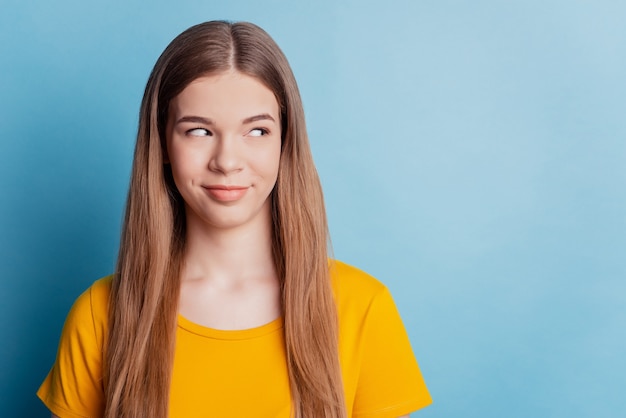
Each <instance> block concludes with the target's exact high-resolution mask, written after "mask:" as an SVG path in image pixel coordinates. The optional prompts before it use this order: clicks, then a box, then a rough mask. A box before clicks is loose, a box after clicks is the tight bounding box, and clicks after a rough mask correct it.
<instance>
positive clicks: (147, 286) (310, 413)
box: [104, 21, 346, 418]
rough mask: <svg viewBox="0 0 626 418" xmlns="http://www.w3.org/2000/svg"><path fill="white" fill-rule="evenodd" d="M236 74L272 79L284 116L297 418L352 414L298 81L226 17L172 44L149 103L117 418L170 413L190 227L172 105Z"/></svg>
mask: <svg viewBox="0 0 626 418" xmlns="http://www.w3.org/2000/svg"><path fill="white" fill-rule="evenodd" d="M228 69H235V70H237V71H239V72H241V73H243V74H246V75H249V76H252V77H255V78H257V79H258V80H260V81H261V82H262V83H264V84H265V85H266V86H267V87H268V88H269V89H270V90H272V91H273V92H274V94H275V96H276V100H277V102H278V105H279V107H280V112H281V115H280V117H281V124H282V149H281V158H280V168H279V174H278V180H277V183H276V186H275V188H274V190H273V191H272V194H271V196H270V199H271V204H272V218H273V228H274V229H273V230H274V233H273V242H272V244H273V246H272V248H273V256H274V262H275V264H276V269H277V271H278V275H279V279H280V284H281V294H282V299H281V301H282V314H283V318H284V336H285V345H286V353H287V358H286V362H287V367H288V372H289V382H290V388H291V398H292V403H293V411H294V414H293V415H294V416H295V417H296V418H312V417H315V418H317V417H328V418H331V417H332V418H344V417H345V416H346V412H345V401H344V395H343V385H342V380H341V369H340V364H339V355H338V336H337V328H338V324H337V315H336V308H335V304H334V299H333V294H332V288H331V285H330V278H329V271H328V261H327V257H328V252H327V251H328V249H327V244H328V227H327V221H326V213H325V209H324V201H323V196H322V190H321V185H320V181H319V177H318V175H317V172H316V169H315V166H314V164H313V159H312V156H311V151H310V147H309V143H308V137H307V133H306V127H305V119H304V111H303V108H302V101H301V98H300V94H299V91H298V87H297V84H296V81H295V78H294V76H293V73H292V71H291V69H290V67H289V64H288V62H287V59H286V58H285V56H284V55H283V53H282V52H281V50H280V48H279V47H278V46H277V45H276V43H275V42H274V41H273V40H272V39H271V37H270V36H269V35H268V34H267V33H266V32H264V31H263V30H262V29H261V28H259V27H257V26H255V25H253V24H250V23H228V22H222V21H214V22H207V23H202V24H199V25H196V26H193V27H191V28H189V29H187V30H186V31H184V32H183V33H182V34H180V35H179V36H178V37H176V38H175V39H174V40H173V41H172V42H171V43H170V44H169V45H168V47H167V48H166V49H165V51H164V52H163V54H161V56H160V57H159V59H158V61H157V63H156V65H155V67H154V69H153V70H152V73H151V75H150V78H149V80H148V83H147V86H146V90H145V93H144V96H143V101H142V104H141V111H140V118H139V130H138V134H137V144H136V148H135V155H134V161H133V169H132V175H131V182H130V190H129V193H128V202H127V207H126V215H125V219H124V226H123V230H122V237H121V243H120V252H119V256H118V262H117V274H116V275H115V278H114V280H113V285H112V291H111V300H110V328H109V334H108V345H107V347H106V355H105V365H104V384H105V393H106V406H105V417H107V418H117V417H133V418H134V417H148V416H149V417H154V418H165V417H166V416H167V414H168V397H169V389H170V381H171V374H172V367H173V351H174V340H175V335H176V334H175V333H176V318H177V309H178V297H179V288H180V271H181V260H182V255H183V252H184V247H185V228H186V227H185V213H184V209H183V201H182V198H181V197H180V195H179V193H178V192H177V190H176V187H175V185H174V182H173V180H172V175H171V170H170V168H169V166H168V165H165V164H164V153H163V150H164V147H165V144H164V141H165V123H166V120H167V112H168V107H169V103H170V101H171V100H172V99H173V98H174V97H175V96H176V95H178V94H179V93H180V92H181V91H182V90H183V89H184V88H185V87H186V86H187V85H188V84H189V83H190V82H191V81H193V80H195V79H196V78H198V77H200V76H203V75H207V74H212V73H218V72H222V71H225V70H228ZM210 378H211V377H210V376H207V379H210ZM210 407H211V406H210V405H207V408H208V409H210Z"/></svg>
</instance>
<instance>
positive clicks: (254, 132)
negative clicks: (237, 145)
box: [248, 128, 269, 136]
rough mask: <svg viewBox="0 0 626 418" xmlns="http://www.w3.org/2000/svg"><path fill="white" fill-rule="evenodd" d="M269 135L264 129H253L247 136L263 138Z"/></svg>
mask: <svg viewBox="0 0 626 418" xmlns="http://www.w3.org/2000/svg"><path fill="white" fill-rule="evenodd" d="M268 133H269V131H268V130H267V129H264V128H254V129H252V130H251V131H250V133H249V134H248V135H250V136H265V135H267V134H268Z"/></svg>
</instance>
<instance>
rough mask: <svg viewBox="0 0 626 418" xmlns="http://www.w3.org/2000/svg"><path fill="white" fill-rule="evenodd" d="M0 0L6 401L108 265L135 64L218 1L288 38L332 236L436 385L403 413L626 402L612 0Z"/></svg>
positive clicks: (623, 203)
mask: <svg viewBox="0 0 626 418" xmlns="http://www.w3.org/2000/svg"><path fill="white" fill-rule="evenodd" d="M226 3H228V4H226ZM1 5H2V7H1V9H2V12H1V13H0V64H1V65H0V74H1V76H0V156H1V158H2V164H0V190H2V198H1V199H2V200H1V205H0V228H1V229H0V232H1V233H0V271H1V272H2V273H1V274H2V276H1V281H0V318H2V320H1V321H0V324H1V325H0V326H1V329H0V331H1V334H0V335H1V336H2V337H1V338H2V342H1V344H0V411H2V415H3V416H13V417H37V416H42V417H43V416H48V413H47V412H46V410H45V408H44V407H43V406H42V405H41V404H40V402H39V401H38V400H37V399H36V398H35V395H34V393H35V391H36V389H37V387H38V385H39V383H40V382H41V380H42V379H43V378H44V376H45V375H46V373H47V371H48V369H49V367H50V366H51V365H52V362H53V360H54V356H55V352H56V344H57V341H58V337H59V334H60V331H61V327H62V324H63V320H64V317H65V314H66V313H67V311H68V309H69V307H70V306H71V303H72V301H73V300H74V298H75V297H76V296H77V295H78V294H79V293H80V292H81V291H82V290H83V289H85V288H86V287H87V286H88V285H89V284H90V283H91V282H92V281H93V280H95V279H96V278H98V277H100V276H103V275H106V274H108V273H110V272H111V271H112V268H113V265H114V261H115V255H116V249H117V245H118V237H119V230H120V219H121V214H122V210H123V206H124V200H125V195H126V188H127V182H128V175H129V171H130V163H131V154H132V149H133V142H134V136H135V130H136V124H137V113H138V108H139V102H140V98H141V94H142V91H143V88H144V85H145V82H146V80H147V77H148V74H149V71H150V69H151V68H152V65H153V64H154V62H155V60H156V58H157V57H158V55H159V54H160V52H161V51H162V50H163V48H164V47H165V46H166V45H167V43H168V42H169V41H170V40H171V39H172V38H173V37H174V36H175V35H176V34H178V33H179V32H180V31H182V30H184V29H185V28H187V27H188V26H190V25H192V24H195V23H199V22H201V21H204V20H211V19H232V20H250V21H253V22H255V23H257V24H259V25H261V26H262V27H264V28H265V29H266V30H267V31H268V32H269V33H270V34H271V35H272V36H273V37H274V38H275V39H276V41H277V42H278V43H279V45H281V47H282V48H283V50H284V51H285V53H286V55H287V56H288V58H289V59H290V62H291V64H292V66H293V69H294V72H295V74H296V77H297V79H298V81H299V84H300V88H301V92H302V95H303V99H304V104H305V110H306V112H307V120H308V126H309V131H310V136H311V140H312V146H313V151H314V155H315V158H316V162H317V164H318V168H319V171H320V175H321V177H322V180H323V184H324V188H325V193H326V198H327V209H328V213H329V217H330V224H331V232H332V237H333V244H334V252H335V255H336V257H337V258H339V259H342V260H344V261H347V262H349V263H352V264H355V265H357V266H359V267H361V268H363V269H365V270H367V271H369V272H370V273H372V274H373V275H375V276H377V277H378V278H379V279H380V280H382V281H383V282H385V283H386V284H387V285H388V286H389V287H390V288H391V290H392V293H393V294H394V295H395V298H396V301H397V304H398V306H399V309H400V311H401V313H402V315H403V317H404V320H405V323H406V326H407V329H408V331H409V334H410V337H411V340H412V343H413V347H414V351H415V353H416V356H417V357H418V360H419V362H420V365H421V367H422V370H423V373H424V375H425V377H426V379H427V382H428V385H429V388H430V390H431V392H432V395H433V397H434V404H433V405H432V406H431V407H429V408H427V409H425V410H424V411H421V412H420V413H417V414H415V416H419V417H442V418H443V417H446V418H449V417H470V418H474V417H476V418H479V417H480V418H484V417H568V418H570V417H594V418H596V417H621V416H626V396H625V395H624V391H625V389H626V331H625V325H626V306H625V305H626V251H625V250H626V187H625V186H626V164H625V161H626V123H625V121H624V119H625V115H626V99H625V98H626V77H625V76H626V25H625V24H624V22H625V21H626V3H625V2H623V1H617V0H615V1H610V0H595V1H582V0H567V1H566V0H542V1H539V0H523V1H522V0H520V1H494V0H492V1H452V0H429V1H426V0H424V1H410V0H405V1H392V0H388V1H376V2H367V1H331V0H323V1H315V2H305V1H286V0H284V1H281V0H266V1H263V2H257V1H252V0H250V1H243V0H241V1H230V2H224V1H220V2H218V1H206V0H203V1H178V2H168V1H151V2H138V1H128V0H125V1H107V2H104V1H101V2H86V1H78V0H76V1H70V0H57V1H54V2H47V1H31V2H23V1H16V0H13V1H7V0H2V4H1Z"/></svg>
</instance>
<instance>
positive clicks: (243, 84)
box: [169, 71, 279, 120]
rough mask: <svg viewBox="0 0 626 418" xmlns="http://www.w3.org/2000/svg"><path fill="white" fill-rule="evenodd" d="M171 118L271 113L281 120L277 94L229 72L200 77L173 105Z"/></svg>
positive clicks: (187, 87)
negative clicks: (190, 115) (189, 115)
mask: <svg viewBox="0 0 626 418" xmlns="http://www.w3.org/2000/svg"><path fill="white" fill-rule="evenodd" d="M169 110H170V112H169V113H170V116H175V117H180V116H184V115H187V114H188V113H189V114H194V115H198V116H209V117H211V118H219V117H224V118H229V117H248V116H251V115H254V114H259V113H268V114H270V115H272V116H274V117H275V118H276V120H278V119H277V118H278V116H279V113H278V112H279V109H278V102H277V101H276V97H275V95H274V93H273V92H272V91H271V90H270V89H269V88H267V86H265V84H263V83H262V82H261V81H259V80H258V79H257V78H255V77H251V76H249V75H246V74H242V73H240V72H237V71H228V72H224V73H219V74H212V75H207V76H203V77H199V78H197V79H195V80H193V81H192V82H191V83H189V84H188V85H187V86H186V87H185V88H184V89H183V91H182V92H180V94H178V95H177V96H176V97H174V99H172V101H171V102H170V109H169Z"/></svg>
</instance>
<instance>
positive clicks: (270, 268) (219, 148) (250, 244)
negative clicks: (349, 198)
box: [52, 71, 409, 418]
mask: <svg viewBox="0 0 626 418" xmlns="http://www.w3.org/2000/svg"><path fill="white" fill-rule="evenodd" d="M280 126H281V125H280V113H279V109H278V103H277V102H276V98H275V97H274V94H273V93H272V92H271V90H269V89H268V88H267V87H265V86H264V85H263V84H262V83H260V82H259V81H258V80H256V79H254V78H252V77H249V76H246V75H243V74H241V73H238V72H234V71H229V72H226V73H221V74H217V75H211V76H207V77H202V78H199V79H197V80H195V81H193V82H192V83H190V84H189V85H188V86H187V87H186V88H185V89H184V90H183V91H182V92H181V93H180V94H179V95H178V96H177V97H175V98H174V100H172V102H171V104H170V109H169V119H168V123H167V133H166V147H167V149H166V159H167V163H169V164H170V165H171V168H172V173H173V176H174V181H175V183H176V187H177V188H178V190H179V192H180V193H181V195H182V196H183V199H184V200H185V212H186V216H187V246H186V252H185V255H184V269H183V272H182V278H181V295H180V301H179V313H180V314H181V315H183V316H184V317H185V318H187V319H189V320H190V321H193V322H195V323H197V324H200V325H203V326H206V327H210V328H214V329H229V330H238V329H247V328H253V327H257V326H261V325H263V324H266V323H268V322H271V321H273V320H274V319H276V318H278V317H279V316H280V289H279V285H278V277H277V275H276V271H275V268H274V263H273V259H272V249H271V242H272V241H271V234H272V220H271V214H270V202H269V195H270V193H271V191H272V189H273V188H274V185H275V183H276V178H277V176H278V166H279V162H280V150H281V131H280ZM223 186H228V187H223ZM230 186H237V188H236V189H231V190H229V187H230ZM239 187H241V188H239ZM52 417H53V418H58V417H57V416H56V415H54V414H52ZM408 417H409V415H404V416H403V417H399V418H408Z"/></svg>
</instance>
